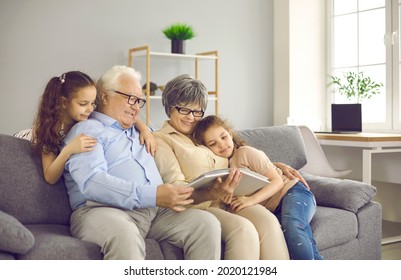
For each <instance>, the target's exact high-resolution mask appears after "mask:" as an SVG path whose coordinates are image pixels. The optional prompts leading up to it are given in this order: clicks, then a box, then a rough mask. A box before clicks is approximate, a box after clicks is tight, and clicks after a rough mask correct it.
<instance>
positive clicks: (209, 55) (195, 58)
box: [128, 46, 219, 125]
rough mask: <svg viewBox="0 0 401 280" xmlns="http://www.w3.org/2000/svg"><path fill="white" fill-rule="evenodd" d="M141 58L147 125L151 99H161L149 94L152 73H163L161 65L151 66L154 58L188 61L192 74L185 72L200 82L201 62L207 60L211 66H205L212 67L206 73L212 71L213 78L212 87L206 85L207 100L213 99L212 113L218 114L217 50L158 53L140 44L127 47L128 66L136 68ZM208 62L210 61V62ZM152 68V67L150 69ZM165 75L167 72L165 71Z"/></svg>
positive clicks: (166, 78) (149, 121) (166, 79)
mask: <svg viewBox="0 0 401 280" xmlns="http://www.w3.org/2000/svg"><path fill="white" fill-rule="evenodd" d="M140 58H142V60H143V59H144V64H145V65H144V68H145V71H144V72H143V71H141V73H142V80H145V81H146V89H145V90H144V92H145V95H146V107H145V108H146V124H147V125H149V124H150V123H151V118H152V116H151V113H150V112H151V106H152V101H151V100H157V99H159V102H160V100H161V96H160V95H158V96H151V95H150V82H151V81H152V82H156V81H153V80H152V76H153V75H154V73H156V72H158V73H159V74H160V73H162V75H163V73H164V71H165V69H161V68H163V67H154V68H152V67H151V62H154V61H156V60H163V59H168V60H169V61H173V64H174V63H177V65H176V66H177V67H178V64H179V63H180V62H185V61H189V62H191V63H193V64H194V69H193V71H194V72H193V74H192V73H187V74H191V75H192V76H194V77H195V78H196V79H200V80H201V81H202V82H203V80H202V77H201V75H200V72H201V71H205V70H201V64H202V62H204V61H209V64H208V65H212V66H207V67H209V68H214V69H210V70H208V73H209V74H210V73H213V74H212V80H214V81H213V82H214V85H213V86H214V88H210V87H209V86H207V87H208V91H209V101H214V111H215V112H214V113H215V114H218V102H219V91H218V66H219V65H218V62H219V59H218V52H217V51H210V52H203V53H197V54H175V53H160V52H153V51H151V49H150V46H142V47H137V48H132V49H129V51H128V66H129V67H133V68H135V69H136V70H138V69H137V66H136V65H137V60H139V59H140ZM210 62H212V63H211V64H210ZM151 68H152V69H151ZM166 76H168V74H167V73H166ZM173 78H174V77H173V76H172V77H165V81H168V80H171V79H173ZM158 86H159V87H160V88H163V85H159V84H158Z"/></svg>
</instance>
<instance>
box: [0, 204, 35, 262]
mask: <svg viewBox="0 0 401 280" xmlns="http://www.w3.org/2000/svg"><path fill="white" fill-rule="evenodd" d="M34 244H35V238H34V237H33V234H32V233H31V232H30V231H29V230H28V229H27V228H26V227H25V226H24V225H23V224H21V223H20V222H19V221H18V220H17V219H16V218H14V217H13V216H11V215H8V214H7V213H4V212H2V211H0V251H6V252H9V253H17V254H18V253H19V254H25V253H26V252H28V251H29V250H30V249H31V248H32V247H33V245H34Z"/></svg>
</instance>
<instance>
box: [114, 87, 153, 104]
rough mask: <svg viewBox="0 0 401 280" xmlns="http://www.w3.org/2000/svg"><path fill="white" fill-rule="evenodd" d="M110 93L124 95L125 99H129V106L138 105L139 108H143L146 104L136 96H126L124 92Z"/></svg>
mask: <svg viewBox="0 0 401 280" xmlns="http://www.w3.org/2000/svg"><path fill="white" fill-rule="evenodd" d="M110 91H112V92H115V93H118V94H121V95H124V96H125V97H127V98H128V100H127V102H128V104H129V105H135V104H137V103H138V105H139V108H142V107H143V106H145V103H146V100H145V99H142V98H138V97H136V96H135V95H130V94H126V93H123V92H121V91H118V90H113V89H111V90H110Z"/></svg>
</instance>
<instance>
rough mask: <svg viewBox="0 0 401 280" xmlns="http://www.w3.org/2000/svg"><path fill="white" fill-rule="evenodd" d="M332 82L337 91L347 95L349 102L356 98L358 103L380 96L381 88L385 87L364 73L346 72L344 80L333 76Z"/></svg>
mask: <svg viewBox="0 0 401 280" xmlns="http://www.w3.org/2000/svg"><path fill="white" fill-rule="evenodd" d="M331 80H332V82H331V84H332V85H334V86H335V89H334V90H335V91H338V92H339V93H340V94H342V95H345V96H346V97H347V99H349V100H351V99H352V98H354V97H356V98H357V103H359V102H360V101H362V100H363V99H370V98H372V96H373V95H376V94H379V93H380V88H382V87H383V83H376V82H374V81H373V80H372V79H371V78H370V77H366V76H364V74H363V72H358V73H356V72H351V71H349V72H344V73H343V79H341V78H340V77H337V76H332V77H331Z"/></svg>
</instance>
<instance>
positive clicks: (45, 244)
mask: <svg viewBox="0 0 401 280" xmlns="http://www.w3.org/2000/svg"><path fill="white" fill-rule="evenodd" d="M26 227H27V228H28V229H29V230H30V231H31V232H32V233H33V235H34V236H35V246H34V247H33V248H32V249H31V250H30V251H29V252H28V253H27V254H25V255H18V256H17V259H21V260H85V259H92V260H101V259H103V255H102V253H101V252H100V247H99V246H97V245H96V244H93V243H89V242H86V241H83V240H80V239H78V238H75V237H72V236H71V234H70V227H69V226H66V225H54V224H53V225H43V224H42V225H40V224H37V225H26Z"/></svg>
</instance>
